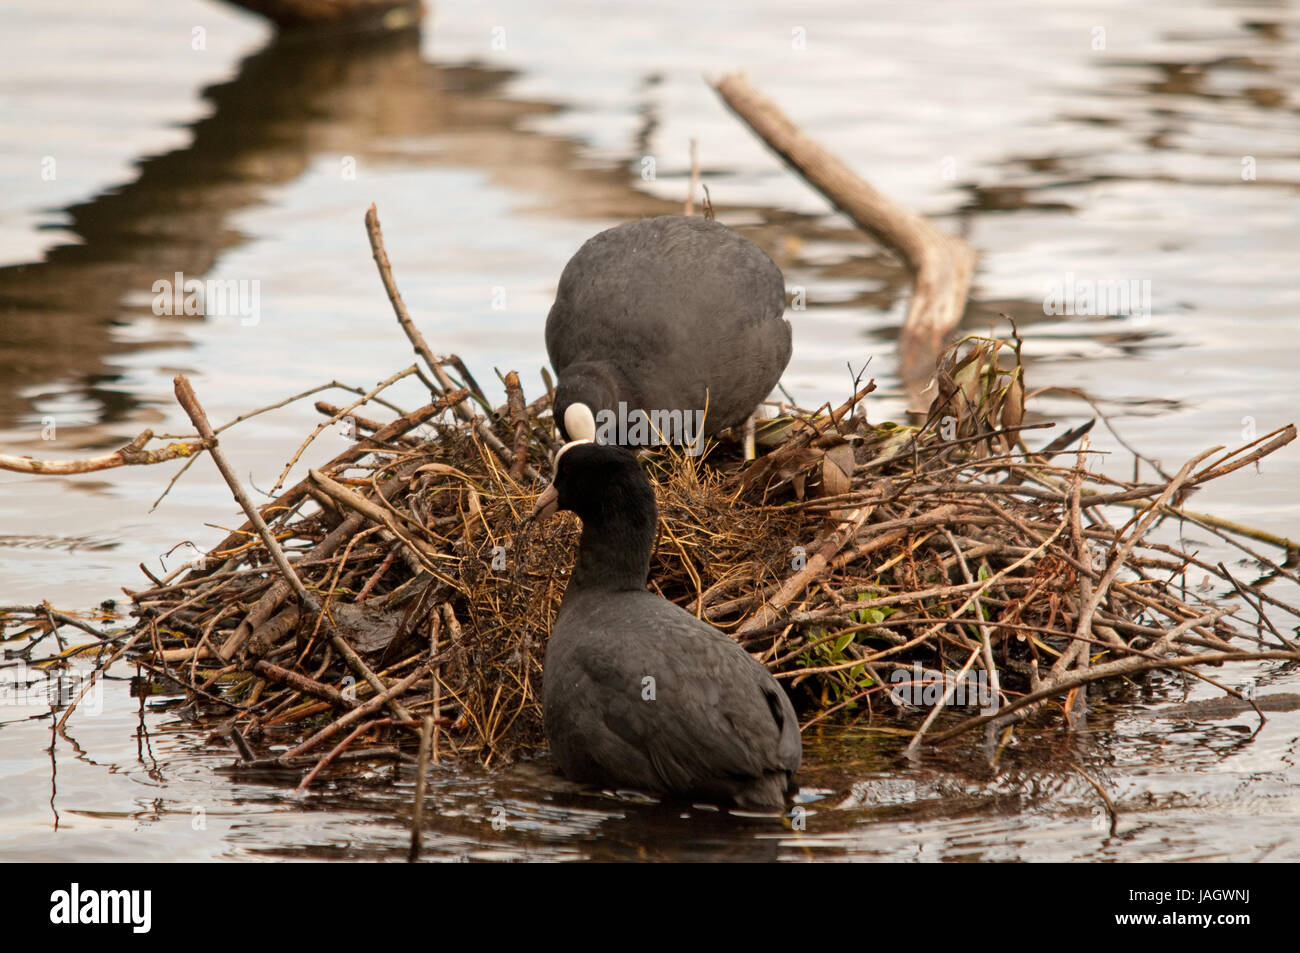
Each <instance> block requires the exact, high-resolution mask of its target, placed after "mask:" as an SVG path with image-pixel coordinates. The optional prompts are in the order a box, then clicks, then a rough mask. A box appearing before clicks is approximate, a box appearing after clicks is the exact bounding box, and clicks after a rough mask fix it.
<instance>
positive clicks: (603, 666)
mask: <svg viewBox="0 0 1300 953" xmlns="http://www.w3.org/2000/svg"><path fill="white" fill-rule="evenodd" d="M560 509H564V510H572V511H573V512H575V513H577V514H578V516H579V517H580V518H581V519H582V539H581V542H580V544H579V547H578V561H577V565H576V566H575V567H574V570H573V576H572V578H571V579H570V581H569V586H568V588H567V589H566V590H565V593H564V600H563V602H562V603H561V605H560V611H559V614H558V615H557V616H556V619H555V624H554V626H553V627H552V629H551V637H550V641H549V643H548V644H547V647H546V660H545V664H544V669H543V673H542V707H543V711H544V715H545V723H546V739H547V742H548V743H549V744H550V748H551V755H552V757H553V758H554V759H555V763H556V764H557V765H558V767H559V769H560V771H561V772H562V773H563V774H564V775H565V776H567V777H569V778H571V779H573V780H575V781H580V782H584V783H589V784H597V785H602V786H616V787H629V788H640V789H642V790H647V791H654V792H658V793H661V794H665V795H671V796H677V797H687V798H699V799H705V800H711V801H717V802H721V803H725V804H730V805H735V806H738V807H746V808H758V809H768V810H780V809H782V808H783V807H784V806H785V799H786V795H787V794H788V793H790V792H792V791H794V790H796V787H795V784H794V774H795V772H796V771H797V770H798V768H799V761H800V757H801V754H802V747H801V744H800V739H799V723H798V720H797V719H796V717H795V713H794V708H793V707H792V706H791V704H790V700H789V699H788V698H787V697H786V694H785V692H784V691H783V690H782V689H781V687H780V685H778V684H777V682H776V680H775V679H774V678H772V676H771V675H770V674H769V673H768V671H767V669H765V668H764V667H763V666H762V665H760V664H759V663H758V662H756V661H755V660H754V659H753V658H751V657H750V656H749V654H748V653H746V652H745V650H744V649H742V648H741V647H740V646H738V645H737V644H736V643H735V642H733V641H731V639H729V638H727V636H726V635H724V634H723V633H721V632H719V631H718V630H717V629H715V628H713V626H711V625H708V624H707V623H705V622H701V621H700V620H699V619H696V618H695V617H694V616H693V615H691V614H690V613H689V612H687V611H685V610H684V609H681V608H679V607H678V606H676V605H674V604H673V603H671V602H668V601H667V600H666V599H663V598H661V597H659V596H657V595H654V594H653V593H650V592H648V591H646V588H645V586H646V578H647V576H648V575H649V572H650V554H651V550H652V548H653V546H654V538H655V526H656V510H655V498H654V491H653V489H652V488H651V486H650V481H649V479H648V478H647V477H646V475H645V473H644V472H643V471H642V469H641V467H640V466H639V465H638V464H637V462H636V459H635V457H634V456H633V455H632V454H631V453H630V452H628V451H627V450H624V449H622V448H619V447H613V446H603V445H600V444H595V443H591V442H589V441H578V442H574V443H570V444H566V445H565V446H564V447H563V448H562V449H561V451H560V452H559V454H557V455H556V459H555V478H554V480H553V482H552V484H551V486H550V487H548V488H547V490H546V491H545V492H544V493H543V494H542V495H541V497H539V498H538V501H537V506H536V508H535V509H534V511H533V515H534V516H535V517H538V518H540V519H543V520H544V519H546V518H547V517H549V516H550V515H551V514H553V513H554V512H556V510H560Z"/></svg>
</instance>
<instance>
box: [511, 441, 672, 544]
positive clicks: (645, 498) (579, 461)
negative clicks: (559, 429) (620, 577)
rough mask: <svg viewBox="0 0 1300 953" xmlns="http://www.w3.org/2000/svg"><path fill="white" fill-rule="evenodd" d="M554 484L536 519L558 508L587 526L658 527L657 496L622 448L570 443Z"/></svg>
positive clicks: (561, 455)
mask: <svg viewBox="0 0 1300 953" xmlns="http://www.w3.org/2000/svg"><path fill="white" fill-rule="evenodd" d="M554 471H555V472H554V476H553V477H552V478H551V485H550V486H549V487H547V488H546V490H545V491H544V492H543V493H542V495H541V496H540V497H538V498H537V505H536V507H535V508H534V509H533V516H534V517H536V518H538V519H542V520H545V519H546V518H548V517H549V516H551V515H552V514H553V513H555V512H556V511H558V510H570V511H572V512H574V513H577V514H578V517H579V518H580V519H581V520H582V522H583V525H584V526H593V525H594V526H601V525H606V524H610V523H619V524H624V525H634V526H638V527H647V526H648V527H650V528H651V529H653V527H654V524H655V515H656V513H655V494H654V489H653V488H652V487H651V486H650V479H649V477H647V476H646V474H645V471H644V470H642V469H641V465H640V464H639V463H637V461H636V457H635V456H634V455H633V454H632V453H631V452H630V451H628V450H624V449H623V448H622V447H614V446H606V445H604V444H599V443H592V442H591V441H587V440H577V441H574V442H572V443H566V444H565V445H564V446H563V447H561V448H560V451H559V453H557V454H556V455H555V462H554Z"/></svg>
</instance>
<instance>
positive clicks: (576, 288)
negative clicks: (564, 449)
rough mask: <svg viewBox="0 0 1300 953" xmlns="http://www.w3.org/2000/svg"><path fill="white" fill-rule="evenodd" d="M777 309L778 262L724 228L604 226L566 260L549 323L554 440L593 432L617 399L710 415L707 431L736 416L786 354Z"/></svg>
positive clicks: (689, 223)
mask: <svg viewBox="0 0 1300 953" xmlns="http://www.w3.org/2000/svg"><path fill="white" fill-rule="evenodd" d="M784 313H785V280H784V279H783V278H782V276H781V271H780V269H779V268H777V267H776V265H775V264H774V263H773V262H772V259H770V258H769V257H768V256H767V255H766V254H765V253H764V252H763V251H762V249H760V248H759V247H758V246H757V245H755V244H754V243H753V242H750V241H748V240H746V239H744V238H741V237H740V236H739V235H737V234H736V233H735V232H733V231H732V230H731V229H730V228H727V227H726V226H725V225H719V224H718V223H717V222H713V221H709V220H707V219H702V218H683V217H681V216H672V215H665V216H661V217H659V218H649V219H644V220H642V221H639V222H631V223H629V224H626V225H619V226H617V227H615V228H611V229H608V230H606V231H603V232H601V233H600V234H599V235H596V236H595V237H594V238H591V239H589V240H588V241H587V242H586V243H585V244H584V245H583V246H582V247H581V248H580V249H578V252H577V254H575V255H574V256H573V258H572V259H570V260H569V263H568V264H567V265H566V266H565V268H564V272H563V274H561V275H560V287H559V290H558V292H557V293H556V296H555V303H554V304H553V305H552V306H551V311H550V314H549V315H548V316H547V318H546V352H547V354H548V356H549V357H550V359H551V366H552V367H553V368H554V369H555V373H556V375H557V382H556V389H555V403H554V407H553V410H554V414H555V420H556V423H557V424H558V425H559V427H560V430H561V433H562V435H563V436H564V438H565V439H566V440H574V439H579V438H584V439H591V438H593V437H594V436H595V433H594V430H595V428H596V420H597V418H598V417H599V415H600V412H601V411H607V412H609V413H610V414H612V415H617V414H618V412H619V406H618V405H619V403H620V402H622V403H623V404H624V405H625V407H626V410H627V412H628V413H631V412H632V411H634V410H640V411H642V412H644V413H645V414H647V415H648V414H651V413H663V414H672V413H673V412H674V411H677V412H681V413H697V412H705V411H706V410H707V413H705V415H704V425H703V434H704V436H710V435H712V434H715V433H717V432H718V431H719V430H723V429H725V428H727V427H734V426H736V425H737V424H740V423H743V422H744V421H745V420H746V419H747V418H748V417H749V416H750V415H751V414H752V413H753V412H754V408H755V407H756V406H757V405H758V404H759V402H760V401H762V400H765V399H766V398H767V396H768V395H769V394H770V393H771V392H772V389H773V388H774V387H775V386H776V385H777V382H778V381H779V380H780V378H781V373H782V372H783V371H784V370H785V367H786V364H788V363H789V361H790V348H791V344H790V323H789V322H788V321H786V320H785V318H784V317H783V315H784ZM606 419H610V420H616V419H617V418H616V417H609V418H606ZM664 419H668V418H666V417H665V418H664ZM686 419H688V420H691V421H694V420H696V419H698V418H696V417H690V418H686ZM674 436H675V437H676V439H671V438H673V437H674ZM695 436H696V434H695V433H693V432H692V433H679V434H676V435H674V434H664V435H663V437H664V438H665V441H666V442H672V443H683V442H689V441H690V440H691V439H692V438H694V437H695ZM609 437H610V438H612V437H614V433H613V432H612V431H611V432H610V433H609ZM602 442H604V443H619V442H621V443H624V444H628V443H632V442H635V441H628V440H616V439H602ZM653 442H664V441H653Z"/></svg>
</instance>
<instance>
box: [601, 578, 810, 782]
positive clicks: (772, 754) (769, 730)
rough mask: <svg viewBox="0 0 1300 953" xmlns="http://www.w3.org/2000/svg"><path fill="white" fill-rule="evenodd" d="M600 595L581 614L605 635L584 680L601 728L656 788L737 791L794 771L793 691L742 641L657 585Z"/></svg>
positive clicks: (796, 735)
mask: <svg viewBox="0 0 1300 953" xmlns="http://www.w3.org/2000/svg"><path fill="white" fill-rule="evenodd" d="M603 595H604V598H603V599H602V600H601V601H600V602H599V603H596V604H590V603H589V604H588V606H587V611H586V612H585V613H584V624H585V625H586V626H587V627H588V628H589V629H590V631H599V632H603V633H609V638H608V639H601V640H592V642H591V643H589V644H588V645H586V647H585V648H584V651H583V652H582V668H583V669H585V676H584V677H585V681H586V683H587V684H588V685H590V686H592V690H593V692H595V693H596V694H597V695H598V696H599V702H598V704H599V706H600V707H601V708H602V709H603V722H604V727H605V728H606V729H607V730H608V731H609V732H610V733H611V734H612V735H614V736H615V737H616V738H617V739H618V740H619V741H621V742H622V743H624V744H626V745H627V746H628V747H629V748H631V749H633V750H636V751H639V752H643V755H642V757H646V758H648V759H649V761H650V763H651V764H652V765H653V768H654V771H655V773H656V774H657V775H658V777H659V780H660V784H658V785H655V786H656V787H660V788H662V789H666V790H670V791H679V792H686V791H692V792H699V793H715V794H731V793H734V792H735V791H737V790H740V789H743V788H744V787H745V786H746V785H747V783H749V782H754V781H760V780H762V779H764V778H768V777H770V776H773V775H780V776H781V777H782V779H784V777H785V776H786V775H789V774H793V772H794V771H796V770H797V769H798V767H799V751H800V746H799V733H798V732H799V728H798V724H797V722H796V721H795V715H794V710H793V708H792V707H791V705H790V702H789V699H787V698H786V697H785V693H784V692H783V691H782V690H781V689H780V687H779V686H778V685H777V684H776V682H775V681H774V680H773V679H772V677H771V676H770V675H769V674H768V673H767V671H766V670H765V669H763V668H762V666H760V665H759V664H758V663H757V662H755V661H754V660H753V659H752V658H750V657H749V656H748V655H747V654H746V653H745V652H744V650H743V649H741V648H740V647H739V646H737V645H736V644H735V643H733V642H732V641H731V640H730V639H728V638H727V637H726V636H725V635H723V634H722V633H720V632H718V631H717V630H716V629H714V628H713V627H712V626H710V625H708V624H706V623H703V622H701V621H699V620H698V619H696V618H695V617H694V616H692V615H690V614H689V613H687V612H685V611H684V610H682V609H680V608H678V607H677V606H675V605H673V604H672V603H669V602H667V601H665V600H663V599H661V598H659V597H657V596H654V595H652V594H651V593H648V592H629V593H619V594H618V596H617V597H616V598H610V596H609V594H607V593H606V594H603ZM615 640H616V641H615ZM606 648H607V649H608V650H605V649H606ZM594 701H596V699H595V698H593V702H594ZM604 746H605V747H607V748H608V749H609V750H615V749H616V748H617V745H616V744H615V743H614V742H613V741H611V740H606V741H605V742H604Z"/></svg>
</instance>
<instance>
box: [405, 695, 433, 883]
mask: <svg viewBox="0 0 1300 953" xmlns="http://www.w3.org/2000/svg"><path fill="white" fill-rule="evenodd" d="M435 731H437V728H435V727H434V715H429V716H427V717H425V719H424V726H423V728H422V729H421V731H420V754H419V757H417V758H416V767H415V771H416V775H415V809H414V810H413V811H412V812H411V851H410V854H409V856H408V858H407V859H408V860H410V861H411V862H415V861H416V860H418V859H419V857H420V835H421V834H422V833H423V829H424V786H425V783H426V780H427V775H428V773H429V750H430V746H431V745H432V744H433V733H434V732H435Z"/></svg>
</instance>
